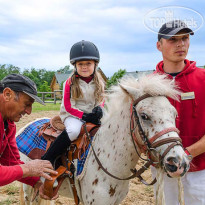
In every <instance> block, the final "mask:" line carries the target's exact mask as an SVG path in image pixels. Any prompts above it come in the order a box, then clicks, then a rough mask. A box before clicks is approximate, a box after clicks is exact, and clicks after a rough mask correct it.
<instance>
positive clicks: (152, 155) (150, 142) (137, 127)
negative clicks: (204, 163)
mask: <svg viewBox="0 0 205 205" xmlns="http://www.w3.org/2000/svg"><path fill="white" fill-rule="evenodd" d="M148 97H153V96H151V95H149V94H144V95H142V96H141V97H139V98H138V99H136V100H135V101H133V103H132V106H131V119H130V134H131V137H132V141H133V144H134V147H135V150H136V152H137V154H138V156H139V157H140V158H141V159H142V160H144V161H146V163H145V164H144V165H143V166H142V167H141V168H140V169H139V170H137V169H136V168H135V169H131V172H132V173H133V174H132V175H131V176H129V177H127V178H119V177H117V176H115V175H113V174H111V173H110V172H109V171H107V169H106V168H104V166H103V165H102V163H101V162H100V160H99V158H98V156H97V155H96V153H95V150H94V148H93V146H92V143H91V147H92V151H93V154H94V156H95V159H96V161H97V163H98V165H99V167H100V168H101V169H102V170H103V171H104V172H105V173H106V174H108V175H109V176H111V177H112V178H115V179H118V180H130V179H133V178H135V177H137V178H139V179H140V181H141V182H142V183H144V184H145V185H153V184H154V183H156V178H155V179H154V180H153V181H152V182H151V183H147V182H146V181H145V180H144V179H143V178H142V177H141V174H142V173H143V172H144V171H145V170H147V169H148V168H149V166H150V165H154V166H156V167H158V166H159V165H162V164H163V159H164V157H165V156H166V154H167V153H168V152H169V151H170V150H171V149H172V148H173V147H174V146H177V145H180V146H182V144H181V138H180V137H170V138H166V139H161V140H158V141H156V140H157V139H159V138H160V137H161V136H162V135H164V134H166V133H169V132H176V133H177V134H179V130H178V129H177V128H176V127H170V128H166V129H164V130H162V131H160V132H158V133H156V134H155V135H154V136H153V137H151V138H150V139H148V137H147V136H146V134H145V132H144V130H143V128H142V125H141V123H140V119H139V116H138V113H137V111H136V105H137V104H138V103H139V102H140V101H142V100H144V99H146V98H148ZM136 131H137V132H138V133H139V136H140V140H141V142H143V143H144V145H143V147H142V145H140V143H139V141H138V139H137V136H136V133H135V132H136ZM88 135H89V134H88V133H87V136H88ZM167 143H172V144H171V145H169V146H168V147H167V149H166V150H165V151H164V152H163V154H162V155H159V157H157V156H156V148H157V147H160V146H161V145H164V144H167ZM137 147H139V148H142V149H143V150H144V152H145V153H146V155H147V156H149V157H148V159H144V158H142V157H141V155H140V152H139V151H138V149H137ZM156 158H159V160H158V161H157V162H156V161H155V159H156Z"/></svg>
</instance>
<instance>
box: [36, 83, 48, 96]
mask: <svg viewBox="0 0 205 205" xmlns="http://www.w3.org/2000/svg"><path fill="white" fill-rule="evenodd" d="M38 91H40V92H51V87H50V85H49V84H48V82H47V81H44V82H43V84H41V85H40V87H39V89H38ZM46 97H51V94H47V95H46Z"/></svg>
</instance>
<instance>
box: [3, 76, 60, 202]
mask: <svg viewBox="0 0 205 205" xmlns="http://www.w3.org/2000/svg"><path fill="white" fill-rule="evenodd" d="M34 100H36V101H37V102H39V103H41V104H44V103H43V102H42V101H41V99H40V98H38V97H37V89H36V85H35V83H34V82H33V81H32V80H30V79H29V78H27V77H25V76H22V75H19V74H10V75H8V76H6V77H5V78H4V79H3V80H2V81H1V82H0V186H3V185H6V184H9V183H11V182H13V181H15V180H18V181H20V182H23V183H26V184H29V185H31V186H33V187H35V188H36V189H39V193H40V196H41V197H42V198H44V199H49V198H48V197H47V196H45V195H44V194H43V186H42V183H41V181H39V179H40V178H39V177H40V176H42V177H44V178H46V179H48V180H49V179H52V178H51V177H50V176H49V173H52V174H57V173H56V171H54V170H53V167H52V165H51V163H50V162H49V161H46V160H32V161H29V162H27V163H25V164H24V163H23V162H22V161H21V160H20V156H19V151H18V148H17V145H16V139H15V134H16V126H15V124H14V122H18V121H19V120H20V118H21V117H22V116H23V115H25V114H28V115H30V114H31V111H32V104H33V102H34Z"/></svg>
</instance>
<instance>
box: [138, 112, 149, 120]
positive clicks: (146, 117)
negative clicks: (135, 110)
mask: <svg viewBox="0 0 205 205" xmlns="http://www.w3.org/2000/svg"><path fill="white" fill-rule="evenodd" d="M140 116H141V118H142V119H143V120H150V118H149V117H148V115H146V114H145V113H142V114H140Z"/></svg>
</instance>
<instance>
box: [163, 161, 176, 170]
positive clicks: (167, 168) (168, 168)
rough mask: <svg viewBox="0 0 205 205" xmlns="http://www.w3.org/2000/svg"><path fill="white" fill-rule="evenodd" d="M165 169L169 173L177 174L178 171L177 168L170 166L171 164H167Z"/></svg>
mask: <svg viewBox="0 0 205 205" xmlns="http://www.w3.org/2000/svg"><path fill="white" fill-rule="evenodd" d="M165 168H166V170H167V171H169V172H176V171H177V166H176V165H172V164H169V163H165Z"/></svg>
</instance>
